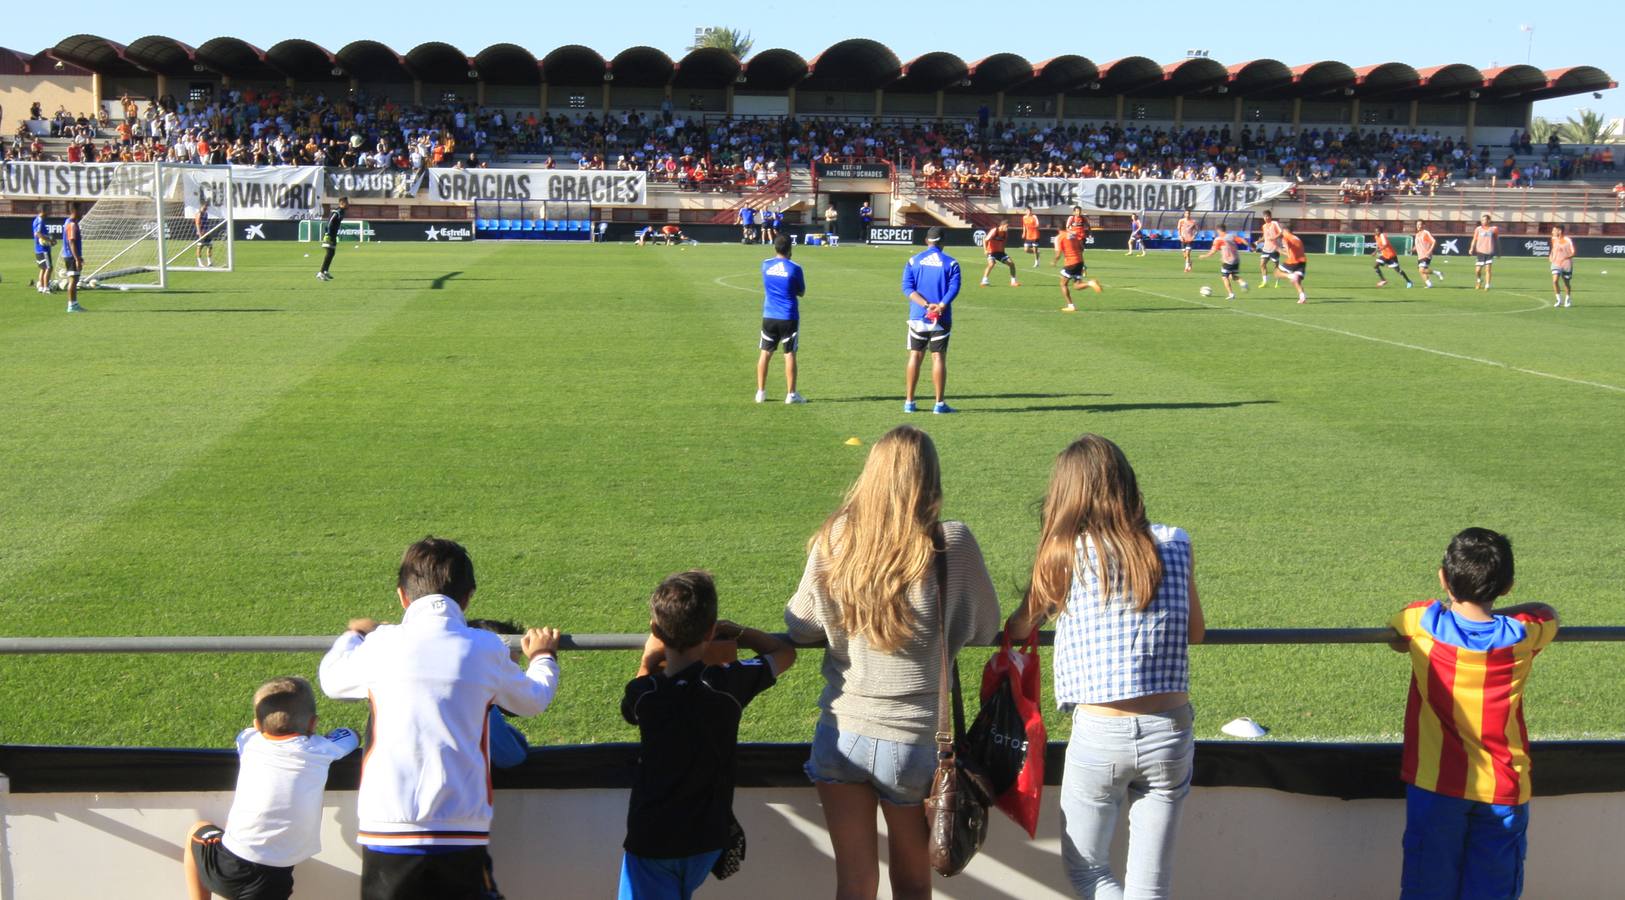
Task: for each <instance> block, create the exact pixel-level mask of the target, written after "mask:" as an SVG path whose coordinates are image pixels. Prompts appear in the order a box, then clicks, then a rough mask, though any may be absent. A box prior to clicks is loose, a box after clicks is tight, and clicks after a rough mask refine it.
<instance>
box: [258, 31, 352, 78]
mask: <svg viewBox="0 0 1625 900" xmlns="http://www.w3.org/2000/svg"><path fill="white" fill-rule="evenodd" d="M265 61H266V62H268V63H270V64H271V65H272V66H274V67H275V68H276V69H277V70H278V71H280V72H283V73H284V74H286V75H287V76H288V77H289V78H293V79H296V80H298V81H332V80H333V79H335V78H338V77H341V76H343V75H344V74H345V73H344V69H343V68H341V67H340V66H339V63H338V60H337V59H335V58H334V57H333V54H332V53H329V52H328V51H327V50H325V49H323V48H322V47H319V46H317V45H316V44H313V43H311V42H310V41H307V40H304V39H303V38H289V39H288V40H285V41H278V42H277V43H275V44H272V45H271V49H269V50H267V51H265Z"/></svg>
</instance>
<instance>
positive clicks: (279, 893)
mask: <svg viewBox="0 0 1625 900" xmlns="http://www.w3.org/2000/svg"><path fill="white" fill-rule="evenodd" d="M359 743H360V741H359V739H358V738H357V737H356V734H355V732H353V731H351V730H350V729H348V728H340V729H337V730H335V731H333V732H330V733H329V734H328V735H327V736H326V737H322V736H320V735H318V734H316V693H315V691H313V690H311V687H310V682H308V681H306V680H305V679H303V678H275V679H272V680H271V681H268V682H266V683H265V684H264V685H263V686H261V687H260V689H259V690H258V691H255V692H254V727H253V728H245V729H243V731H242V733H241V734H239V735H237V755H238V759H239V764H238V769H237V791H236V794H235V795H234V796H233V797H232V801H231V811H230V812H229V813H228V814H227V815H226V827H225V828H224V829H222V828H220V827H219V826H217V825H215V824H214V823H213V822H208V821H200V822H195V823H193V825H192V827H191V829H190V830H189V832H188V834H189V835H190V839H189V840H188V841H187V842H186V854H185V859H184V862H183V864H184V867H185V874H186V891H187V894H186V896H187V897H188V900H208V898H209V896H210V894H211V892H212V893H214V894H219V895H220V896H222V897H226V898H229V900H272V898H274V900H286V898H288V897H289V896H291V895H292V894H293V867H294V865H295V864H297V863H300V862H303V861H304V860H307V859H309V858H311V857H312V856H315V855H316V854H317V852H319V851H320V850H321V849H322V844H321V830H320V825H321V815H322V791H323V790H324V789H325V788H326V787H327V769H328V767H329V766H331V765H332V764H333V762H334V761H335V760H339V759H343V758H344V757H346V756H348V755H350V754H351V753H352V752H354V751H355V749H356V747H357V746H358V745H359Z"/></svg>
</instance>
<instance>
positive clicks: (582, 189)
mask: <svg viewBox="0 0 1625 900" xmlns="http://www.w3.org/2000/svg"><path fill="white" fill-rule="evenodd" d="M648 188H649V185H648V177H647V176H646V175H645V174H644V173H643V172H628V171H622V170H617V169H606V170H602V171H599V170H595V169H430V170H429V190H428V198H427V199H429V200H432V201H435V202H438V203H468V202H470V201H473V200H548V201H556V202H569V203H586V204H589V205H592V206H643V205H644V204H645V203H646V202H647V201H648V197H649V193H648ZM418 197H419V198H420V199H421V198H423V197H424V194H423V193H422V192H419V194H418Z"/></svg>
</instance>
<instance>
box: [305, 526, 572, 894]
mask: <svg viewBox="0 0 1625 900" xmlns="http://www.w3.org/2000/svg"><path fill="white" fill-rule="evenodd" d="M474 588H475V581H474V563H473V561H472V560H471V559H469V556H468V551H466V550H464V549H463V548H462V546H461V545H459V544H457V543H456V542H455V541H449V540H445V539H443V538H436V537H426V538H424V539H423V540H421V541H418V542H417V543H415V544H413V545H412V546H410V547H408V548H407V550H406V554H405V555H404V556H403V557H402V559H401V566H400V575H399V577H398V579H397V581H396V593H397V594H398V595H399V599H400V603H401V608H402V609H404V610H405V615H403V616H402V618H401V624H399V625H387V624H386V625H379V624H378V623H377V622H375V621H373V620H372V619H365V618H363V619H352V620H351V621H350V625H349V628H348V629H347V630H346V631H345V632H344V634H342V635H340V636H339V638H338V640H336V641H334V643H333V648H332V649H331V650H329V651H328V653H327V656H326V657H324V658H323V659H322V664H321V670H320V674H321V683H322V690H323V691H325V692H326V693H327V695H328V696H329V697H333V698H335V699H344V700H360V699H366V700H368V701H369V703H370V704H371V707H372V720H371V729H372V735H371V739H370V741H369V742H368V747H367V765H366V767H365V768H364V769H363V770H362V775H361V788H360V793H359V795H358V797H357V801H356V807H357V817H358V818H359V820H360V823H359V824H360V830H359V840H360V843H361V893H362V896H363V897H365V898H368V900H385V898H389V900H404V898H423V900H430V898H443V900H478V898H481V897H484V896H486V894H484V893H483V892H484V891H486V890H488V889H489V886H490V885H491V884H492V883H493V881H492V874H491V858H490V856H489V855H487V853H486V844H487V843H488V841H489V832H490V828H491V799H490V786H489V781H488V779H489V777H490V776H489V772H490V760H489V758H488V757H487V755H486V748H485V742H484V740H482V736H483V735H484V734H485V729H486V725H487V719H486V715H487V710H488V709H489V708H490V706H491V705H492V704H496V705H498V706H501V707H502V708H503V709H507V710H510V711H512V712H514V713H516V714H518V715H522V716H533V715H536V714H538V713H540V712H542V711H543V710H545V709H547V706H548V704H549V703H550V702H552V699H553V694H554V692H555V691H556V690H557V687H558V678H559V666H558V661H557V660H556V659H555V658H554V655H555V651H556V650H557V649H558V645H559V636H558V632H557V631H555V630H553V629H550V628H549V629H542V628H532V629H530V630H529V631H527V632H525V636H524V638H523V639H522V641H521V647H522V649H523V650H524V652H525V655H526V656H527V657H528V658H529V660H530V664H529V666H528V668H526V669H525V670H524V671H523V672H521V671H520V670H519V669H518V668H516V667H515V666H514V664H513V662H512V660H510V659H509V658H508V648H507V645H505V644H504V643H503V642H502V640H501V639H500V638H498V637H497V636H496V635H493V634H491V633H489V632H485V631H480V630H477V629H473V628H470V627H469V626H468V624H467V621H466V619H465V611H466V610H467V608H468V606H469V604H470V602H472V600H473V598H474Z"/></svg>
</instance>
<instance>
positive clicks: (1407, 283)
mask: <svg viewBox="0 0 1625 900" xmlns="http://www.w3.org/2000/svg"><path fill="white" fill-rule="evenodd" d="M1413 287H1416V285H1414V284H1412V283H1411V282H1409V281H1407V282H1405V290H1407V291H1408V290H1410V289H1411V288H1413Z"/></svg>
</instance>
